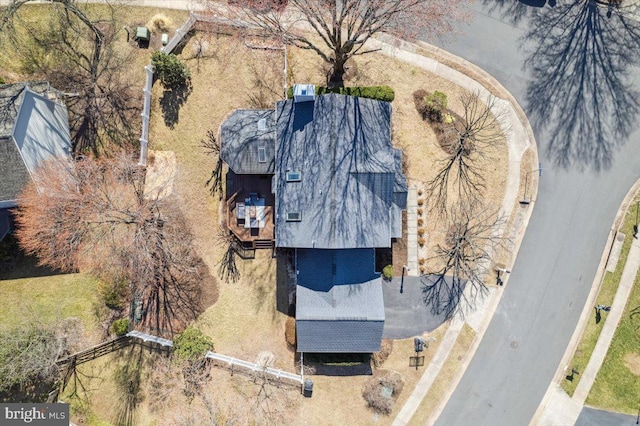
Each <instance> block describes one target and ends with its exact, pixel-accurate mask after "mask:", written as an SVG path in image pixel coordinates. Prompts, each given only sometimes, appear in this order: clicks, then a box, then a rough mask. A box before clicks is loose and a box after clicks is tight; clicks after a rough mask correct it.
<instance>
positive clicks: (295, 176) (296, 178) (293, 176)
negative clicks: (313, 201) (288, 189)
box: [286, 172, 302, 182]
mask: <svg viewBox="0 0 640 426" xmlns="http://www.w3.org/2000/svg"><path fill="white" fill-rule="evenodd" d="M286 177H287V182H300V181H301V180H302V174H301V173H300V172H287V176H286Z"/></svg>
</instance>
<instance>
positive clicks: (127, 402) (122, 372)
mask: <svg viewBox="0 0 640 426" xmlns="http://www.w3.org/2000/svg"><path fill="white" fill-rule="evenodd" d="M129 353H130V355H131V357H130V358H128V359H127V360H125V362H124V363H123V364H121V365H120V366H117V367H116V368H115V371H114V373H113V374H114V381H115V384H116V387H117V389H118V395H119V396H120V397H119V398H118V401H117V402H116V404H117V408H116V412H115V419H114V423H115V424H116V425H118V426H131V425H134V424H136V414H137V410H138V405H139V404H140V403H141V402H142V401H143V395H142V393H141V392H140V383H141V368H142V365H143V363H144V357H143V350H142V348H135V347H134V348H132V349H131V350H130V351H129Z"/></svg>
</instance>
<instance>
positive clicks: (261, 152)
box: [258, 147, 267, 163]
mask: <svg viewBox="0 0 640 426" xmlns="http://www.w3.org/2000/svg"><path fill="white" fill-rule="evenodd" d="M266 162H267V149H266V148H264V147H259V148H258V163H266Z"/></svg>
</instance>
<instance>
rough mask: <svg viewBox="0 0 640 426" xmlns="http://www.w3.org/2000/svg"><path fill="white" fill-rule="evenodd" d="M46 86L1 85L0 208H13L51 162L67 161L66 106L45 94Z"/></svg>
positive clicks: (67, 123)
mask: <svg viewBox="0 0 640 426" xmlns="http://www.w3.org/2000/svg"><path fill="white" fill-rule="evenodd" d="M49 91H53V92H54V93H57V92H56V91H55V90H53V89H51V88H50V87H49V84H48V83H47V82H42V81H41V82H34V83H16V84H6V85H0V206H1V207H11V206H13V205H15V200H16V198H17V197H18V195H19V194H20V191H22V189H23V188H24V186H25V185H26V184H27V183H28V181H29V178H30V174H32V173H34V172H35V170H36V169H37V168H38V166H39V165H40V164H41V163H42V162H43V161H45V160H47V159H49V158H65V157H66V158H68V157H69V156H70V152H71V137H70V134H69V121H68V115H67V109H66V107H65V106H64V104H62V103H59V102H56V101H53V100H51V99H48V98H47V97H45V96H43V95H42V94H44V93H46V92H49Z"/></svg>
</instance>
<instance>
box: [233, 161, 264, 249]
mask: <svg viewBox="0 0 640 426" xmlns="http://www.w3.org/2000/svg"><path fill="white" fill-rule="evenodd" d="M252 193H255V194H258V196H259V197H260V198H264V201H265V207H264V222H265V226H264V227H263V228H245V227H244V221H243V220H239V219H238V218H237V215H236V203H237V202H242V201H244V200H245V199H246V198H249V197H250V196H251V194H252ZM274 205H275V197H274V196H273V194H272V193H271V178H270V177H266V176H252V175H236V174H232V173H231V174H230V175H229V174H228V175H227V201H226V209H227V226H228V227H229V230H231V232H233V233H234V234H235V236H236V237H238V239H239V240H240V241H241V242H242V243H244V244H245V245H249V246H251V248H256V249H257V248H273V246H274V238H275V226H274V216H273V211H274Z"/></svg>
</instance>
